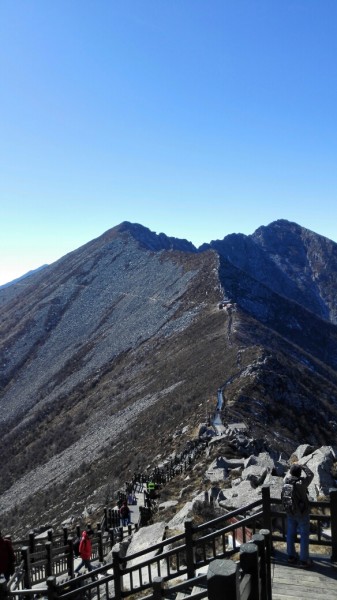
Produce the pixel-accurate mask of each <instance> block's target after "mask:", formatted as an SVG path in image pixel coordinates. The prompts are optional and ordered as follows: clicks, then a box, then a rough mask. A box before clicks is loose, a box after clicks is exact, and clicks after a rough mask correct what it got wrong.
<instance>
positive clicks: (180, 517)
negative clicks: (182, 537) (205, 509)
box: [167, 502, 192, 531]
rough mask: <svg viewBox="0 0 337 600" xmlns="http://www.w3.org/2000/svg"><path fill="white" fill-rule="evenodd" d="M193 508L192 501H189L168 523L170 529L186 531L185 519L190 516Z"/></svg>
mask: <svg viewBox="0 0 337 600" xmlns="http://www.w3.org/2000/svg"><path fill="white" fill-rule="evenodd" d="M191 510H192V502H187V503H186V504H185V505H184V506H183V507H182V508H181V509H180V510H179V511H178V512H177V513H176V514H175V515H174V517H172V519H171V520H170V521H169V522H168V523H167V525H168V527H169V529H176V530H178V531H185V525H184V523H185V521H186V519H187V518H188V516H189V514H190V513H191Z"/></svg>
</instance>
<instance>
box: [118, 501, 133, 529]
mask: <svg viewBox="0 0 337 600" xmlns="http://www.w3.org/2000/svg"><path fill="white" fill-rule="evenodd" d="M119 514H120V518H121V521H122V525H129V523H130V522H131V519H130V509H129V507H128V504H127V501H126V500H124V502H123V504H122V506H121V507H120V509H119Z"/></svg>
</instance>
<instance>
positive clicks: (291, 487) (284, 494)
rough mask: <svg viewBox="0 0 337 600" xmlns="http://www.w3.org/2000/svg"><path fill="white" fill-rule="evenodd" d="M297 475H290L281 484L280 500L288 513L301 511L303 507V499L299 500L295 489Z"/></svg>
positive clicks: (292, 513)
mask: <svg viewBox="0 0 337 600" xmlns="http://www.w3.org/2000/svg"><path fill="white" fill-rule="evenodd" d="M297 481H298V479H297V477H291V478H289V479H288V480H287V482H286V483H284V484H283V487H282V490H281V501H282V504H283V508H284V510H285V512H286V513H287V514H288V515H294V514H298V513H302V512H303V511H304V509H305V505H304V502H303V500H300V498H299V497H298V494H297V490H296V482H297Z"/></svg>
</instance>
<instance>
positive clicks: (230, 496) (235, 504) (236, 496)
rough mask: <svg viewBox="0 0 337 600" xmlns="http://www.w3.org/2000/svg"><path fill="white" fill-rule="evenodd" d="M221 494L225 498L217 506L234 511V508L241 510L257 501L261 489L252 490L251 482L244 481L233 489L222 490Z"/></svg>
mask: <svg viewBox="0 0 337 600" xmlns="http://www.w3.org/2000/svg"><path fill="white" fill-rule="evenodd" d="M223 494H224V496H225V498H224V499H223V500H220V501H219V506H221V507H222V508H226V509H227V510H234V509H235V508H241V507H243V506H245V505H246V504H250V503H251V502H255V500H259V499H260V498H261V494H262V492H261V488H254V487H253V486H252V485H251V482H250V481H248V480H246V481H242V482H241V483H240V484H239V485H237V486H236V487H235V488H229V489H226V490H223Z"/></svg>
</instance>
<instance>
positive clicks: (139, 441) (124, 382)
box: [0, 220, 337, 528]
mask: <svg viewBox="0 0 337 600" xmlns="http://www.w3.org/2000/svg"><path fill="white" fill-rule="evenodd" d="M336 267H337V245H336V244H335V243H334V242H332V241H330V240H328V239H326V238H324V237H322V236H319V235H317V234H315V233H314V232H312V231H309V230H307V229H304V228H302V227H300V226H299V225H297V224H296V223H290V222H288V221H285V220H279V221H275V222H274V223H271V224H270V225H268V226H266V227H260V228H259V229H257V230H256V231H255V232H254V233H253V234H252V235H248V236H246V235H243V234H232V235H228V236H226V237H224V238H223V240H215V241H212V242H211V243H210V244H203V245H202V246H200V247H199V248H196V247H195V246H194V245H193V244H192V243H191V242H189V241H187V240H180V239H176V238H173V237H168V236H167V235H165V234H164V233H160V234H158V235H157V234H156V233H154V232H152V231H150V230H149V229H148V228H146V227H144V226H142V225H139V224H135V223H129V222H124V223H121V224H120V225H118V226H116V227H113V228H112V229H109V230H108V231H106V232H105V233H103V234H102V235H101V236H99V237H98V238H96V239H94V240H92V241H89V242H88V243H86V244H85V245H84V246H81V247H80V248H78V249H77V250H74V251H73V252H70V253H69V254H67V255H66V256H64V257H62V258H61V259H60V260H58V261H56V262H55V263H53V264H51V265H49V266H46V267H44V268H43V269H41V270H39V271H37V272H36V273H33V274H31V275H30V276H29V277H26V278H24V279H21V280H20V281H18V282H16V283H13V284H12V285H10V286H8V287H2V288H1V289H0V306H1V322H0V408H1V411H0V434H1V435H0V440H1V441H0V452H1V456H2V470H1V473H0V515H2V516H3V517H4V516H5V517H6V519H7V522H8V523H11V519H12V520H13V521H12V522H13V523H14V522H15V523H18V527H19V528H20V526H22V527H23V526H27V524H28V523H29V524H30V525H32V526H33V525H34V522H33V521H34V515H36V514H37V506H38V507H39V509H38V510H39V522H41V520H45V521H46V522H50V520H53V519H57V518H60V517H62V518H63V517H66V516H67V515H68V516H69V513H68V512H67V511H69V507H71V506H72V503H73V502H74V498H76V503H77V504H76V506H78V507H83V506H84V505H85V504H87V503H90V502H96V501H97V499H100V501H101V502H103V503H104V497H105V495H106V493H107V486H108V485H112V486H113V487H114V488H116V487H117V486H118V485H119V483H120V481H123V482H124V481H125V479H126V478H127V476H128V475H127V474H129V473H130V472H132V471H133V470H134V469H136V468H137V467H138V466H139V467H140V468H142V469H143V468H146V466H147V465H149V464H150V463H151V461H153V460H154V457H155V456H158V455H160V456H166V455H168V454H170V453H172V451H173V450H174V449H177V450H178V449H179V443H178V442H177V441H176V436H175V431H176V430H177V428H180V429H181V427H185V426H188V427H189V429H190V430H191V431H192V430H194V428H198V426H199V425H200V422H203V421H204V420H205V413H206V414H207V407H209V406H211V404H212V402H213V399H214V403H215V402H216V391H217V390H218V388H219V387H221V388H222V389H223V394H224V399H225V412H224V415H223V417H224V418H225V420H226V422H230V421H237V420H238V419H240V420H243V421H245V422H246V423H247V425H248V426H249V428H250V429H251V431H252V434H254V436H260V437H262V438H263V439H265V440H266V443H267V442H268V443H269V444H271V445H274V446H275V449H276V450H278V451H281V450H282V451H286V450H287V449H288V450H289V451H291V450H292V449H293V448H294V447H296V446H297V445H298V444H299V443H302V442H303V443H311V444H316V443H317V444H319V445H322V444H330V443H331V440H332V439H333V436H334V435H335V429H336V428H337V327H336V321H337V268H336ZM9 465H10V466H9ZM107 473H109V474H110V475H109V481H108V480H107V478H106V474H107ZM17 502H19V503H20V507H21V513H20V514H22V515H24V516H22V519H20V518H18V516H17V514H15V510H14V508H13V507H15V505H16V503H17ZM41 507H44V508H43V511H44V512H43V514H42V513H41V510H42V509H41ZM34 511H35V512H34Z"/></svg>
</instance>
